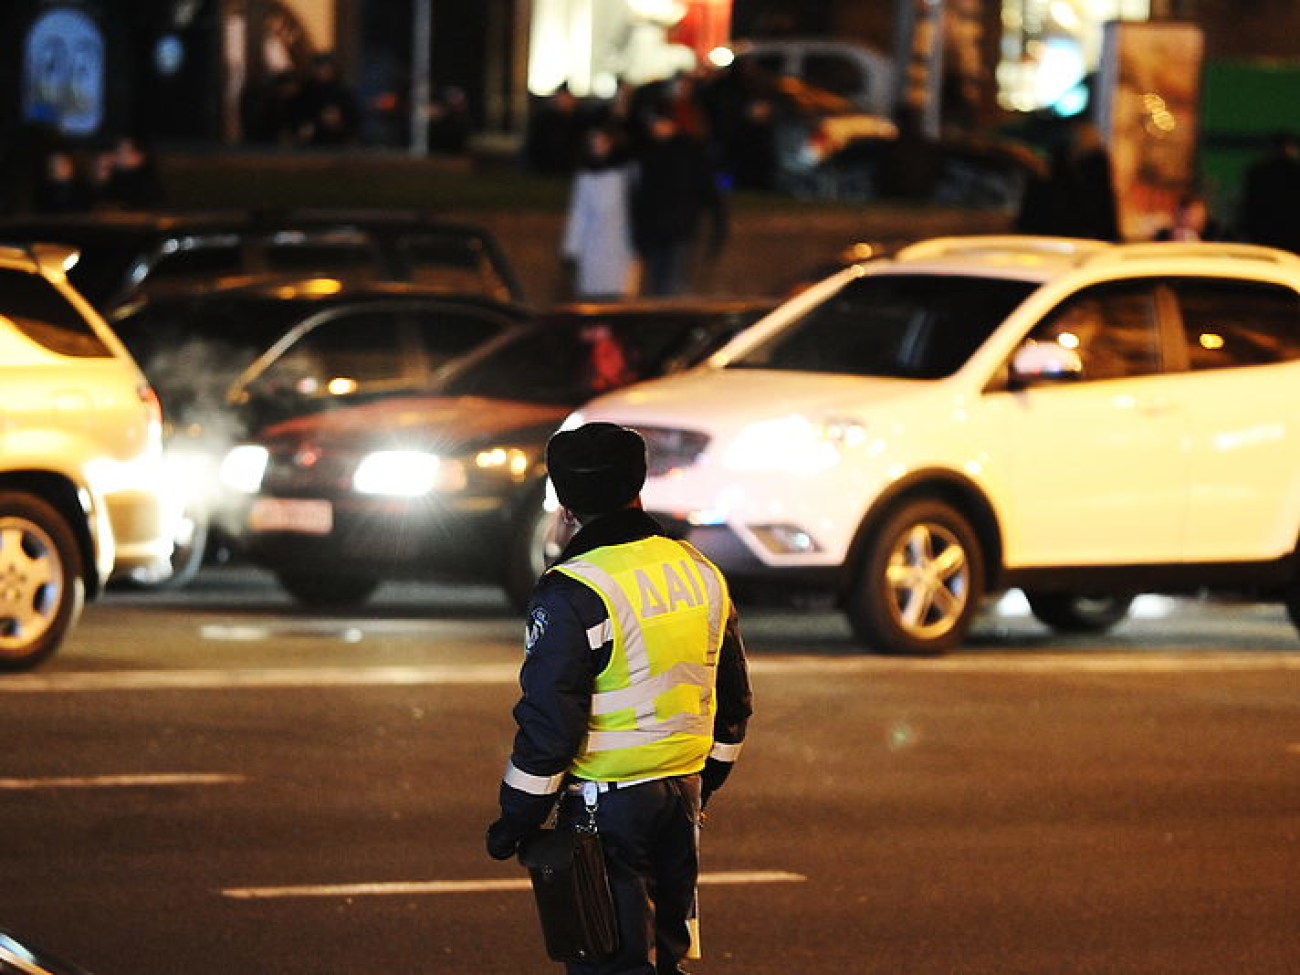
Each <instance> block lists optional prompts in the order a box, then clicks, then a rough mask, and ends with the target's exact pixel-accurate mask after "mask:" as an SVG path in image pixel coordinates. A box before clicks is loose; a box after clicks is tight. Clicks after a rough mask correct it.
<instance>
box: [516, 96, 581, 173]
mask: <svg viewBox="0 0 1300 975" xmlns="http://www.w3.org/2000/svg"><path fill="white" fill-rule="evenodd" d="M588 125H589V122H588V120H587V119H586V117H585V116H584V115H583V113H582V109H581V106H580V105H579V104H578V99H577V97H576V96H575V95H574V94H573V92H572V91H570V90H569V86H568V85H567V84H561V85H560V86H559V87H558V88H556V89H555V91H554V92H552V93H551V95H550V97H549V98H547V99H545V100H543V101H542V102H540V103H538V104H537V105H535V106H534V107H533V111H532V114H531V116H530V117H529V120H528V132H527V133H526V134H525V136H524V157H525V160H526V162H527V165H528V168H529V169H531V170H532V171H533V172H535V173H541V174H543V175H546V176H569V175H572V173H573V171H574V170H575V169H576V168H577V166H578V160H579V159H580V158H581V157H582V152H583V143H582V139H583V133H584V132H586V130H587V128H588Z"/></svg>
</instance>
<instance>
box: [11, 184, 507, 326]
mask: <svg viewBox="0 0 1300 975" xmlns="http://www.w3.org/2000/svg"><path fill="white" fill-rule="evenodd" d="M0 240H6V241H12V242H15V243H29V242H34V241H44V242H49V243H60V244H68V245H69V246H72V247H76V248H77V249H78V250H79V251H80V252H81V257H80V259H79V260H78V261H77V263H76V264H75V265H74V266H73V267H72V269H71V270H70V271H69V274H68V277H69V280H70V281H71V282H72V284H73V286H74V287H76V288H77V290H78V291H80V292H81V293H82V294H83V295H85V296H86V298H87V300H89V301H90V303H91V304H93V305H95V307H96V308H98V309H99V310H100V311H101V312H103V313H104V314H106V315H108V314H111V313H112V312H113V311H114V310H115V309H118V308H120V307H121V306H122V305H124V304H127V303H128V302H137V301H139V300H141V299H143V298H152V297H158V296H174V295H185V294H187V293H190V292H194V291H204V290H210V289H212V288H224V287H229V286H231V285H235V284H243V283H248V282H249V281H252V280H254V279H263V280H265V279H267V278H270V277H280V278H284V279H289V280H292V279H295V278H303V277H309V276H311V275H332V276H335V277H347V278H349V279H352V280H369V281H405V282H410V283H413V284H418V285H421V286H423V287H426V288H428V289H429V290H438V291H442V292H446V293H457V294H476V295H482V296H485V297H489V298H495V299H497V300H499V301H521V300H522V298H523V294H522V291H521V288H520V285H519V280H518V278H517V276H516V275H515V273H514V269H513V268H512V267H511V266H510V262H509V261H508V260H507V258H506V256H505V254H504V252H503V251H502V250H501V248H500V246H499V245H498V243H497V241H496V239H495V238H494V237H492V235H491V234H489V233H488V232H487V231H485V230H483V229H481V228H479V227H476V226H473V225H470V224H460V223H455V222H449V221H445V220H441V219H438V218H436V217H433V216H432V215H429V214H426V213H423V212H421V211H410V210H362V209H357V210H349V209H335V210H330V209H296V210H283V211H279V210H277V211H258V210H213V211H182V212H167V213H148V212H137V211H120V212H119V211H112V210H109V211H97V212H95V213H85V214H52V215H37V216H24V217H9V218H5V219H0Z"/></svg>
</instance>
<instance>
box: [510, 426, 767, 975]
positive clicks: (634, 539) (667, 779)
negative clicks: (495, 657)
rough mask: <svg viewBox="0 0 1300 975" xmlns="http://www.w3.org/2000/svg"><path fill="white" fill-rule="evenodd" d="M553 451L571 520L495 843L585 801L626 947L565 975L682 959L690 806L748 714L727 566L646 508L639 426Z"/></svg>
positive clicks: (572, 820)
mask: <svg viewBox="0 0 1300 975" xmlns="http://www.w3.org/2000/svg"><path fill="white" fill-rule="evenodd" d="M546 462H547V467H548V470H549V474H550V478H551V482H552V484H553V485H554V487H555V492H556V494H557V496H558V497H559V500H560V504H561V505H562V506H563V508H564V511H563V512H562V515H563V516H564V517H565V518H567V519H570V520H572V521H575V522H576V523H577V524H578V525H579V526H580V529H579V531H578V532H577V534H576V535H574V537H573V538H572V540H571V541H570V542H569V544H568V545H567V547H566V548H565V550H564V552H563V553H562V555H561V556H560V559H559V561H558V562H557V563H556V564H555V565H554V566H552V568H551V569H550V570H548V571H547V572H546V573H544V574H543V576H542V578H541V579H540V580H539V582H538V584H537V588H536V590H535V592H534V594H533V601H532V605H531V607H530V609H529V618H528V624H527V631H526V650H527V656H526V658H525V660H524V664H523V667H522V669H521V671H520V685H521V687H522V689H523V696H522V698H521V699H520V700H519V703H518V704H517V705H516V706H515V709H514V717H515V722H516V724H517V725H518V731H517V733H516V735H515V740H514V750H513V753H512V755H511V757H510V762H509V764H508V765H507V767H506V773H505V778H504V781H503V782H502V784H501V791H500V802H501V817H500V818H499V819H498V820H497V821H496V822H494V823H493V824H492V825H491V826H489V827H488V831H487V849H488V852H489V853H490V854H491V855H492V856H493V857H495V858H496V859H498V860H504V859H507V858H508V857H510V856H512V855H513V854H514V853H515V852H516V851H517V849H518V847H519V843H520V841H521V840H522V839H524V838H525V837H526V836H527V835H528V834H530V833H531V832H533V831H534V830H536V829H537V828H538V827H539V826H540V825H541V824H542V823H543V822H544V821H545V820H546V819H547V817H548V815H549V813H550V811H551V809H552V807H553V806H554V805H555V803H556V801H557V799H559V800H560V808H559V815H558V822H559V824H560V825H561V826H562V827H563V826H572V825H574V824H576V823H579V822H583V821H585V820H586V818H587V816H588V812H587V805H588V804H589V803H594V804H595V818H596V825H597V828H598V830H599V833H600V835H601V837H602V840H603V842H604V848H605V856H606V860H607V862H608V867H609V876H610V886H611V888H612V891H613V895H614V902H615V909H616V911H617V914H618V929H619V947H618V951H617V953H616V954H615V955H614V956H613V957H612V958H611V959H608V960H606V961H603V962H599V963H593V964H585V963H584V964H576V965H575V964H571V965H569V967H568V970H569V972H570V973H588V975H597V973H602V975H603V973H616V972H618V973H624V972H636V973H645V975H650V973H655V972H658V973H665V972H668V973H672V972H680V971H681V969H680V968H679V967H678V962H679V961H680V960H681V959H682V958H684V957H685V956H686V954H687V952H688V949H689V947H690V941H691V937H692V923H691V919H692V917H693V914H694V898H695V885H696V879H697V876H698V872H699V859H698V846H697V837H698V824H699V820H700V813H701V810H702V809H703V807H704V804H705V803H706V802H707V801H708V799H709V797H710V796H711V795H712V794H713V793H714V792H715V791H717V789H718V788H719V787H720V786H721V785H722V783H723V781H724V780H725V779H726V778H727V775H728V773H729V772H730V770H731V768H732V764H733V763H734V762H735V760H736V758H737V756H738V755H739V753H740V748H741V743H742V742H743V741H744V738H745V729H746V724H747V722H748V719H749V716H750V713H751V697H750V687H749V675H748V668H747V665H746V661H745V650H744V644H743V643H742V641H741V637H740V630H739V627H738V624H737V620H736V612H735V607H734V606H733V604H732V602H731V599H730V596H729V594H728V591H727V584H726V581H725V580H724V578H723V576H722V573H721V572H719V571H718V569H717V568H716V567H715V566H714V565H713V564H712V563H710V562H709V561H708V560H707V559H705V558H704V557H703V556H702V555H700V553H699V552H697V551H696V550H695V549H694V548H692V547H691V546H689V545H687V544H685V543H683V542H678V541H674V540H672V539H670V538H668V537H667V536H666V535H665V534H664V532H663V529H662V528H661V527H660V525H659V524H658V523H657V522H656V521H655V520H654V519H653V518H651V517H650V516H649V515H647V514H646V513H645V512H644V511H643V510H642V509H641V499H640V491H641V486H642V484H643V483H644V482H645V477H646V447H645V442H644V441H643V440H642V439H641V436H640V435H639V434H637V433H636V432H634V431H632V430H629V429H626V428H624V427H620V426H616V425H614V424H611V423H589V424H587V425H585V426H582V427H579V428H577V429H576V430H572V431H564V432H560V433H557V434H556V435H555V436H554V437H552V438H551V441H550V443H549V444H548V445H547V451H546ZM651 932H653V943H652V942H651V940H650V934H651Z"/></svg>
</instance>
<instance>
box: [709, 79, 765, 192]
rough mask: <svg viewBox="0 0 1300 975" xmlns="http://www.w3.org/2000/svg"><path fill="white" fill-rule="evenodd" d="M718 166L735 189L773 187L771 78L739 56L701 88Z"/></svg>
mask: <svg viewBox="0 0 1300 975" xmlns="http://www.w3.org/2000/svg"><path fill="white" fill-rule="evenodd" d="M701 97H702V99H703V101H704V104H705V105H706V106H707V107H708V110H709V125H710V128H711V130H712V132H713V141H714V143H715V145H716V146H717V152H718V158H719V163H720V165H721V167H722V169H723V171H724V172H725V173H727V174H728V175H729V177H730V178H731V181H732V185H734V186H736V187H737V188H739V189H749V190H770V189H772V188H773V187H774V185H775V182H776V163H777V148H776V122H777V111H776V109H777V99H778V97H779V95H778V90H777V86H776V79H775V78H774V77H773V76H772V75H771V74H770V73H769V72H767V71H766V70H764V68H763V67H762V65H760V64H759V63H758V61H756V60H755V59H754V58H753V56H751V55H741V56H740V57H738V58H736V60H735V61H734V62H733V63H732V65H731V66H730V67H729V68H728V69H726V70H725V71H722V72H719V74H717V75H716V76H715V77H714V78H712V79H711V80H709V81H708V82H707V83H706V84H705V85H704V86H703V87H702V89H701Z"/></svg>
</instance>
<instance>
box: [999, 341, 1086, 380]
mask: <svg viewBox="0 0 1300 975" xmlns="http://www.w3.org/2000/svg"><path fill="white" fill-rule="evenodd" d="M1082 378H1083V359H1082V358H1080V356H1079V353H1078V352H1076V351H1075V350H1074V349H1067V348H1066V347H1065V346H1063V345H1059V344H1058V343H1056V342H1039V341H1035V340H1033V339H1030V340H1029V341H1028V342H1026V343H1025V344H1024V345H1022V346H1021V347H1020V348H1018V349H1017V350H1016V354H1015V355H1014V356H1012V357H1011V370H1010V375H1009V377H1008V383H1007V385H1008V386H1009V387H1010V388H1011V389H1024V388H1026V387H1027V386H1034V385H1037V384H1039V383H1056V382H1070V381H1073V380H1077V379H1082Z"/></svg>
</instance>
